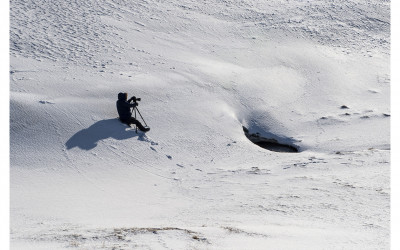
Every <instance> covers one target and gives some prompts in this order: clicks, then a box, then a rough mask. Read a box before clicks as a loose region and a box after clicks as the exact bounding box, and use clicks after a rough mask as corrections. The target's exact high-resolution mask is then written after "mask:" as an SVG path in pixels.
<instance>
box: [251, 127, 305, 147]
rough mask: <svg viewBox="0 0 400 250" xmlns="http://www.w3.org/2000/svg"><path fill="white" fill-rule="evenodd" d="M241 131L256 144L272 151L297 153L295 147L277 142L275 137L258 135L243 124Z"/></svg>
mask: <svg viewBox="0 0 400 250" xmlns="http://www.w3.org/2000/svg"><path fill="white" fill-rule="evenodd" d="M243 131H244V134H245V135H246V137H247V138H248V139H249V140H250V141H251V142H252V143H254V144H256V145H257V146H260V147H262V148H264V149H267V150H270V151H274V152H282V153H298V152H299V150H298V148H297V147H295V146H292V145H287V144H282V143H279V142H278V141H277V140H275V139H271V138H265V137H262V136H260V135H259V134H258V133H255V134H252V133H250V132H249V130H248V129H247V128H246V127H244V126H243Z"/></svg>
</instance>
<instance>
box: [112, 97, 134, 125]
mask: <svg viewBox="0 0 400 250" xmlns="http://www.w3.org/2000/svg"><path fill="white" fill-rule="evenodd" d="M132 100H133V98H131V99H129V100H128V101H127V100H125V99H118V101H117V110H118V115H119V119H120V120H121V121H123V120H128V119H130V118H131V116H132V112H131V108H133V107H136V106H137V103H136V102H134V103H130V102H131V101H132Z"/></svg>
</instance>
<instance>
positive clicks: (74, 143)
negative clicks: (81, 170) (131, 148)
mask: <svg viewBox="0 0 400 250" xmlns="http://www.w3.org/2000/svg"><path fill="white" fill-rule="evenodd" d="M126 128H127V126H126V125H125V124H122V123H121V122H120V121H119V120H118V119H108V120H102V121H98V122H96V123H95V124H93V125H92V126H90V127H89V128H86V129H83V130H81V131H79V132H77V133H76V134H74V135H73V136H72V137H71V138H70V139H69V140H68V141H67V142H66V143H65V145H66V146H67V149H72V148H74V147H78V148H80V149H84V150H91V149H93V148H95V147H96V146H97V143H98V142H99V141H101V140H104V139H107V138H114V139H116V140H126V139H129V138H133V137H139V140H142V138H141V137H142V136H141V133H138V134H137V133H136V132H135V130H134V129H132V130H126Z"/></svg>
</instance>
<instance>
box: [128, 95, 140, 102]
mask: <svg viewBox="0 0 400 250" xmlns="http://www.w3.org/2000/svg"><path fill="white" fill-rule="evenodd" d="M131 100H132V101H133V102H140V101H141V100H142V98H136V96H132V98H131Z"/></svg>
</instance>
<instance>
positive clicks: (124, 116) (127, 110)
mask: <svg viewBox="0 0 400 250" xmlns="http://www.w3.org/2000/svg"><path fill="white" fill-rule="evenodd" d="M127 99H128V93H119V94H118V101H117V110H118V114H119V120H120V121H121V122H123V123H126V124H128V126H130V125H131V124H135V125H136V126H137V127H138V128H139V129H140V130H141V131H143V132H147V131H149V130H150V128H148V127H147V128H146V127H144V126H143V125H142V124H141V123H140V122H139V121H138V120H136V119H135V118H134V117H132V112H131V108H136V106H138V105H139V104H138V103H137V101H140V98H136V97H135V96H132V97H131V98H130V99H129V100H127ZM131 102H133V103H131Z"/></svg>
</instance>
